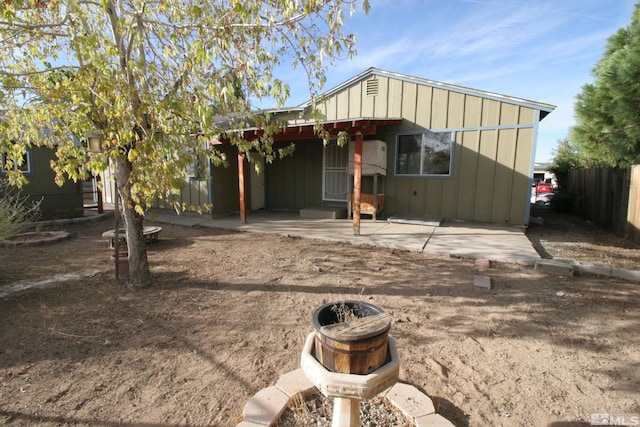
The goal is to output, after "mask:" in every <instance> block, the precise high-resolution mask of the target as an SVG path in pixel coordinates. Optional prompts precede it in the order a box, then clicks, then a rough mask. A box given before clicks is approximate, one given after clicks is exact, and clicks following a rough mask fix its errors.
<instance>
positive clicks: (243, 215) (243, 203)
mask: <svg viewBox="0 0 640 427" xmlns="http://www.w3.org/2000/svg"><path fill="white" fill-rule="evenodd" d="M238 187H239V190H240V222H241V223H242V224H246V223H247V198H246V197H245V192H246V187H245V183H244V156H243V155H242V152H240V151H238Z"/></svg>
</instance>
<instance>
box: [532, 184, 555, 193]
mask: <svg viewBox="0 0 640 427" xmlns="http://www.w3.org/2000/svg"><path fill="white" fill-rule="evenodd" d="M540 193H553V187H552V186H551V184H549V183H548V182H544V181H540V182H539V183H538V184H537V185H536V194H540Z"/></svg>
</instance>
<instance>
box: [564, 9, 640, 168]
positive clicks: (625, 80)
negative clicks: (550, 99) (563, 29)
mask: <svg viewBox="0 0 640 427" xmlns="http://www.w3.org/2000/svg"><path fill="white" fill-rule="evenodd" d="M593 75H594V77H595V79H594V82H593V83H592V84H585V85H584V86H583V87H582V93H581V94H579V95H578V97H577V102H576V105H575V114H576V125H575V126H574V127H573V128H572V130H571V139H572V141H574V142H575V144H576V146H577V148H578V150H579V151H580V153H581V156H583V157H584V161H585V162H586V164H587V165H588V166H612V167H625V166H628V165H632V164H636V163H639V162H640V102H638V99H640V3H639V4H637V5H636V8H635V11H634V13H633V16H632V19H631V24H630V25H629V26H628V27H626V28H622V29H620V30H618V32H617V33H615V34H614V35H612V36H611V37H610V38H609V39H608V40H607V45H606V49H605V52H604V54H603V56H602V58H601V59H600V60H599V61H598V63H597V64H596V67H595V68H594V69H593Z"/></svg>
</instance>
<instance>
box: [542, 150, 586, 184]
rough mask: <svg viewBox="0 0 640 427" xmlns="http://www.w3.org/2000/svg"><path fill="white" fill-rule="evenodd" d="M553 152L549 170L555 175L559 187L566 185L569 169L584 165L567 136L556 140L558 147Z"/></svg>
mask: <svg viewBox="0 0 640 427" xmlns="http://www.w3.org/2000/svg"><path fill="white" fill-rule="evenodd" d="M554 154H555V155H554V157H553V162H552V163H551V166H550V167H549V170H551V172H553V174H554V175H555V176H556V179H557V180H558V184H559V185H560V188H563V187H565V186H566V183H567V178H568V176H569V171H570V170H572V169H578V168H581V167H584V166H585V165H584V160H583V159H582V158H581V157H580V153H579V152H578V149H577V147H576V146H575V144H573V143H572V142H571V140H570V139H569V138H563V139H561V140H559V141H558V147H557V148H556V150H555V153H554Z"/></svg>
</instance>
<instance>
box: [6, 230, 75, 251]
mask: <svg viewBox="0 0 640 427" xmlns="http://www.w3.org/2000/svg"><path fill="white" fill-rule="evenodd" d="M29 236H36V237H35V238H29ZM69 237H71V234H69V233H67V232H66V231H28V232H26V233H18V234H16V235H15V236H13V238H15V240H12V239H9V240H0V246H4V247H5V248H15V247H18V246H20V247H24V246H39V245H46V244H49V243H55V242H59V241H61V240H65V239H68V238H69Z"/></svg>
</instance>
